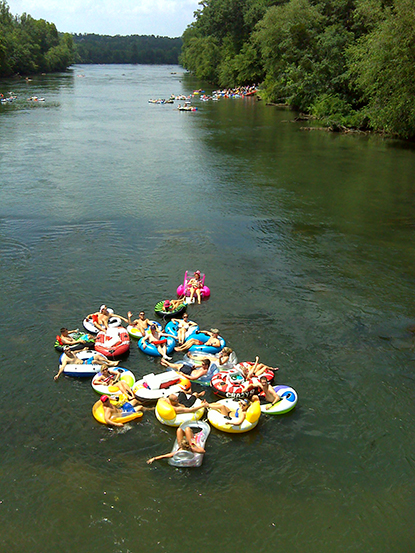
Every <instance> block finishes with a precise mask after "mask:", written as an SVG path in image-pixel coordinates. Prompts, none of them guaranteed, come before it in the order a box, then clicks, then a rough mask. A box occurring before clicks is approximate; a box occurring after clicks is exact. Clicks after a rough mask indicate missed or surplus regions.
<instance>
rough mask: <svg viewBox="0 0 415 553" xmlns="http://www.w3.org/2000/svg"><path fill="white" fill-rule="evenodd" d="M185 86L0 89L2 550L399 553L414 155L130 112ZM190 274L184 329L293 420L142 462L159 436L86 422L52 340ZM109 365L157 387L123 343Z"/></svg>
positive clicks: (113, 78)
mask: <svg viewBox="0 0 415 553" xmlns="http://www.w3.org/2000/svg"><path fill="white" fill-rule="evenodd" d="M200 86H203V85H202V84H201V83H198V82H196V81H194V80H193V79H192V78H191V77H190V76H188V75H185V74H184V73H183V71H182V69H181V68H179V67H174V66H163V67H144V66H134V67H130V66H91V67H88V66H78V67H74V68H73V70H72V71H70V72H68V73H66V74H61V75H55V76H52V77H51V76H48V77H38V78H33V81H31V82H29V83H25V82H23V83H21V82H16V81H13V82H4V81H3V82H1V83H0V92H3V93H6V92H8V91H9V90H13V91H14V92H15V93H16V94H17V95H18V98H19V100H18V101H17V102H16V103H15V104H13V105H11V106H9V105H7V106H0V253H1V273H0V275H1V276H0V285H1V292H2V294H1V299H0V309H1V312H2V317H1V319H0V331H1V334H0V335H1V338H0V339H1V351H2V356H1V371H2V372H1V374H2V385H1V388H0V402H1V411H0V423H1V431H2V447H1V450H0V517H1V521H2V529H1V533H0V545H1V546H2V547H1V550H4V551H7V552H9V553H14V552H16V553H17V552H19V553H20V552H21V551H23V550H29V551H30V552H31V553H49V552H55V551H58V550H59V551H62V552H79V553H93V552H98V551H99V552H100V553H129V552H130V553H135V552H139V551H143V550H147V551H166V552H171V553H176V552H183V553H188V552H189V553H192V552H194V551H199V552H202V553H203V552H208V551H212V550H219V551H222V550H223V551H226V552H227V553H240V552H241V551H251V550H253V551H254V550H256V551H260V552H264V553H268V552H272V551H276V550H280V551H283V550H284V549H285V548H286V549H287V550H289V551H294V552H300V553H302V552H304V551H308V552H310V553H314V552H316V553H317V552H318V553H332V552H344V551H353V552H362V551H365V552H376V553H389V552H398V553H401V552H409V551H413V550H414V547H415V538H414V533H413V528H412V527H413V519H414V515H415V502H414V488H415V484H414V473H415V456H414V447H413V445H414V437H415V431H414V425H413V419H414V402H413V395H414V386H415V381H414V380H415V379H414V363H415V355H414V342H413V338H412V335H411V333H410V332H409V331H408V327H410V326H411V325H413V324H414V323H415V305H414V295H413V278H414V269H415V259H414V248H413V240H414V234H415V211H414V207H415V206H414V198H415V195H414V192H415V190H414V189H415V182H414V174H415V150H414V149H412V148H409V147H405V145H404V144H402V143H397V142H394V141H386V140H382V139H380V138H378V137H367V136H357V135H356V136H352V135H350V136H337V135H330V134H327V133H324V132H304V131H302V130H301V126H302V125H303V123H293V122H290V120H291V119H292V118H293V115H292V114H290V113H289V112H285V111H278V110H276V109H275V108H271V107H267V106H265V105H264V104H263V103H261V102H256V101H254V100H252V99H249V100H248V99H246V100H222V101H220V102H216V103H201V102H200V103H199V102H198V101H196V100H195V105H196V104H197V105H198V106H199V107H200V109H199V111H197V112H194V113H182V112H178V111H177V110H175V109H174V106H171V105H164V106H163V105H151V104H148V99H149V98H158V97H168V96H170V94H171V93H174V94H181V93H185V94H188V93H190V92H191V91H192V90H193V89H194V88H199V87H200ZM30 96H39V97H41V96H43V97H45V99H46V101H45V102H44V103H42V104H40V103H33V102H27V100H26V99H27V98H28V97H30ZM176 105H177V103H176ZM186 268H200V269H201V270H203V271H205V272H206V274H207V281H206V282H207V284H208V285H209V286H210V288H211V290H212V295H211V298H210V299H209V301H207V302H204V303H203V304H202V305H201V306H190V307H189V313H190V315H191V317H192V318H193V319H195V320H196V321H197V322H198V323H199V324H200V326H201V327H202V328H210V327H211V326H217V327H218V328H219V329H220V331H221V333H222V334H223V336H224V337H225V338H226V340H227V342H228V344H229V345H231V346H232V347H233V348H234V349H235V350H236V352H237V354H238V357H239V359H240V360H243V359H246V360H253V359H254V357H255V355H257V354H258V355H260V357H261V360H263V361H264V362H267V363H269V364H271V365H274V366H275V365H276V366H279V368H280V370H279V373H278V375H277V381H278V382H279V383H283V384H289V385H291V386H293V387H294V388H295V389H296V390H297V392H298V394H299V403H298V405H297V408H296V409H295V411H293V412H291V413H290V414H287V415H285V416H281V417H279V418H278V417H275V418H273V417H264V418H261V421H260V424H259V425H258V427H257V428H256V429H255V430H254V431H252V432H250V433H248V434H245V435H241V436H232V435H228V434H223V433H220V432H218V431H216V430H212V432H211V435H210V438H209V440H208V444H207V454H206V455H205V460H204V463H203V465H202V467H201V468H200V469H196V470H189V469H182V470H181V469H174V468H172V467H170V466H169V465H167V463H166V462H165V461H160V462H158V463H155V464H154V465H153V466H152V467H149V466H148V465H147V464H146V460H147V459H148V458H149V457H150V456H153V455H157V454H160V453H164V452H168V451H170V449H171V445H172V443H173V439H174V429H171V428H168V427H165V426H162V425H160V424H159V423H158V422H157V420H156V419H155V417H154V415H153V414H152V413H146V414H145V415H144V417H143V419H142V420H141V421H139V422H138V423H137V424H131V425H129V426H128V427H127V428H125V429H124V430H122V431H119V430H115V431H113V430H109V429H108V428H106V427H104V426H100V425H99V424H98V423H96V422H95V420H94V419H93V418H92V415H91V407H92V404H93V403H94V401H95V400H96V399H97V396H96V395H95V393H94V392H93V390H92V388H91V386H90V382H89V381H84V380H82V381H80V380H79V381H77V380H74V379H69V378H62V379H61V380H60V381H58V382H57V383H55V382H54V381H53V375H54V374H55V373H56V370H57V362H58V356H57V354H56V353H55V351H54V350H53V347H52V345H53V341H54V337H55V335H56V333H57V332H58V330H59V328H60V327H61V326H63V325H64V326H68V327H71V328H74V327H77V326H81V321H82V318H83V317H84V316H85V314H86V313H89V312H91V311H93V310H95V309H97V308H98V307H99V305H100V304H101V303H103V302H105V303H107V304H108V305H110V306H112V307H113V308H114V309H115V310H116V311H117V312H121V313H123V314H126V312H127V311H128V310H129V309H131V310H132V311H133V313H134V314H138V312H139V310H140V309H145V310H146V311H147V314H149V315H151V313H152V309H153V306H154V304H155V303H156V302H157V301H159V300H160V299H164V298H166V297H173V296H174V293H175V290H176V287H177V285H178V284H179V283H180V282H181V280H182V278H183V273H184V270H185V269H186ZM176 357H177V360H178V359H180V357H179V356H178V354H176ZM123 366H125V367H127V368H129V369H131V370H133V372H134V373H135V375H136V376H137V377H139V376H141V375H143V374H146V373H148V372H153V371H156V372H158V371H159V370H160V365H159V362H158V361H155V360H153V359H151V358H149V357H147V356H145V355H143V354H141V353H140V352H139V351H138V349H137V348H136V346H135V344H133V346H132V349H131V353H130V355H129V357H128V359H127V360H126V361H125V362H124V363H123ZM208 394H209V398H213V395H212V394H211V393H210V391H209V392H208Z"/></svg>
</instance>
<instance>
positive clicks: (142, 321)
mask: <svg viewBox="0 0 415 553" xmlns="http://www.w3.org/2000/svg"><path fill="white" fill-rule="evenodd" d="M132 316H133V314H132V313H131V311H129V312H128V324H129V325H131V326H133V327H134V328H136V329H137V330H138V331H139V332H140V333H141V336H144V335H145V333H146V330H148V329H149V328H150V325H151V322H150V321H149V320H148V319H147V318H146V314H145V312H144V311H140V313H139V314H138V319H134V321H132V320H131V317H132Z"/></svg>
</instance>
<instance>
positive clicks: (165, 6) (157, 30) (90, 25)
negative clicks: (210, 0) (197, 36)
mask: <svg viewBox="0 0 415 553" xmlns="http://www.w3.org/2000/svg"><path fill="white" fill-rule="evenodd" d="M6 1H7V4H8V6H9V9H10V12H11V13H12V15H22V14H23V13H27V14H30V15H31V16H32V17H33V18H35V19H45V20H46V21H49V23H54V24H55V25H56V28H57V29H58V31H60V32H63V33H95V34H99V35H156V36H157V35H159V36H169V37H178V36H181V35H182V34H183V31H184V30H185V29H186V27H187V26H188V25H190V23H192V22H193V21H194V17H193V13H194V12H195V11H196V10H197V9H198V8H199V7H200V6H199V5H198V1H199V0H6Z"/></svg>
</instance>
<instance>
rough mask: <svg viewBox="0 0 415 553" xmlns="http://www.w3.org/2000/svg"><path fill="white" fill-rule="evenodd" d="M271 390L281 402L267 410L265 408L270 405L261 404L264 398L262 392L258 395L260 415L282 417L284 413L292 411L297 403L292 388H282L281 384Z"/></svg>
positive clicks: (295, 393) (296, 397) (295, 394)
mask: <svg viewBox="0 0 415 553" xmlns="http://www.w3.org/2000/svg"><path fill="white" fill-rule="evenodd" d="M273 388H274V390H275V391H276V392H277V394H278V395H279V396H280V398H281V401H279V402H278V403H276V404H275V405H274V406H273V407H270V408H268V409H267V407H269V406H270V405H271V404H270V403H263V399H262V398H263V397H264V393H263V392H262V393H261V394H260V395H259V399H260V401H261V411H262V413H264V414H266V415H283V414H284V413H288V411H291V409H294V407H295V406H296V404H297V401H298V396H297V392H296V391H295V390H294V389H293V388H290V387H289V386H284V385H283V384H280V385H278V386H273Z"/></svg>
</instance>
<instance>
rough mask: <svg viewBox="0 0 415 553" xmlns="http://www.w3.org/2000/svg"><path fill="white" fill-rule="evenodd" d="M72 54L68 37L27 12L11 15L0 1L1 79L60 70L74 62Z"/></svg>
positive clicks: (70, 41)
mask: <svg viewBox="0 0 415 553" xmlns="http://www.w3.org/2000/svg"><path fill="white" fill-rule="evenodd" d="M73 54H74V51H73V41H72V37H71V35H69V34H59V33H58V31H57V29H56V27H55V25H54V24H53V23H48V22H47V21H45V20H44V19H34V18H33V17H31V16H30V15H27V14H26V13H24V14H23V15H21V16H13V15H11V13H10V10H9V7H8V5H7V3H6V2H5V0H0V77H8V76H10V75H14V74H16V73H21V74H24V75H27V74H30V73H39V72H45V73H46V72H50V71H63V70H65V69H66V68H67V67H68V66H69V65H71V63H73Z"/></svg>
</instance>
